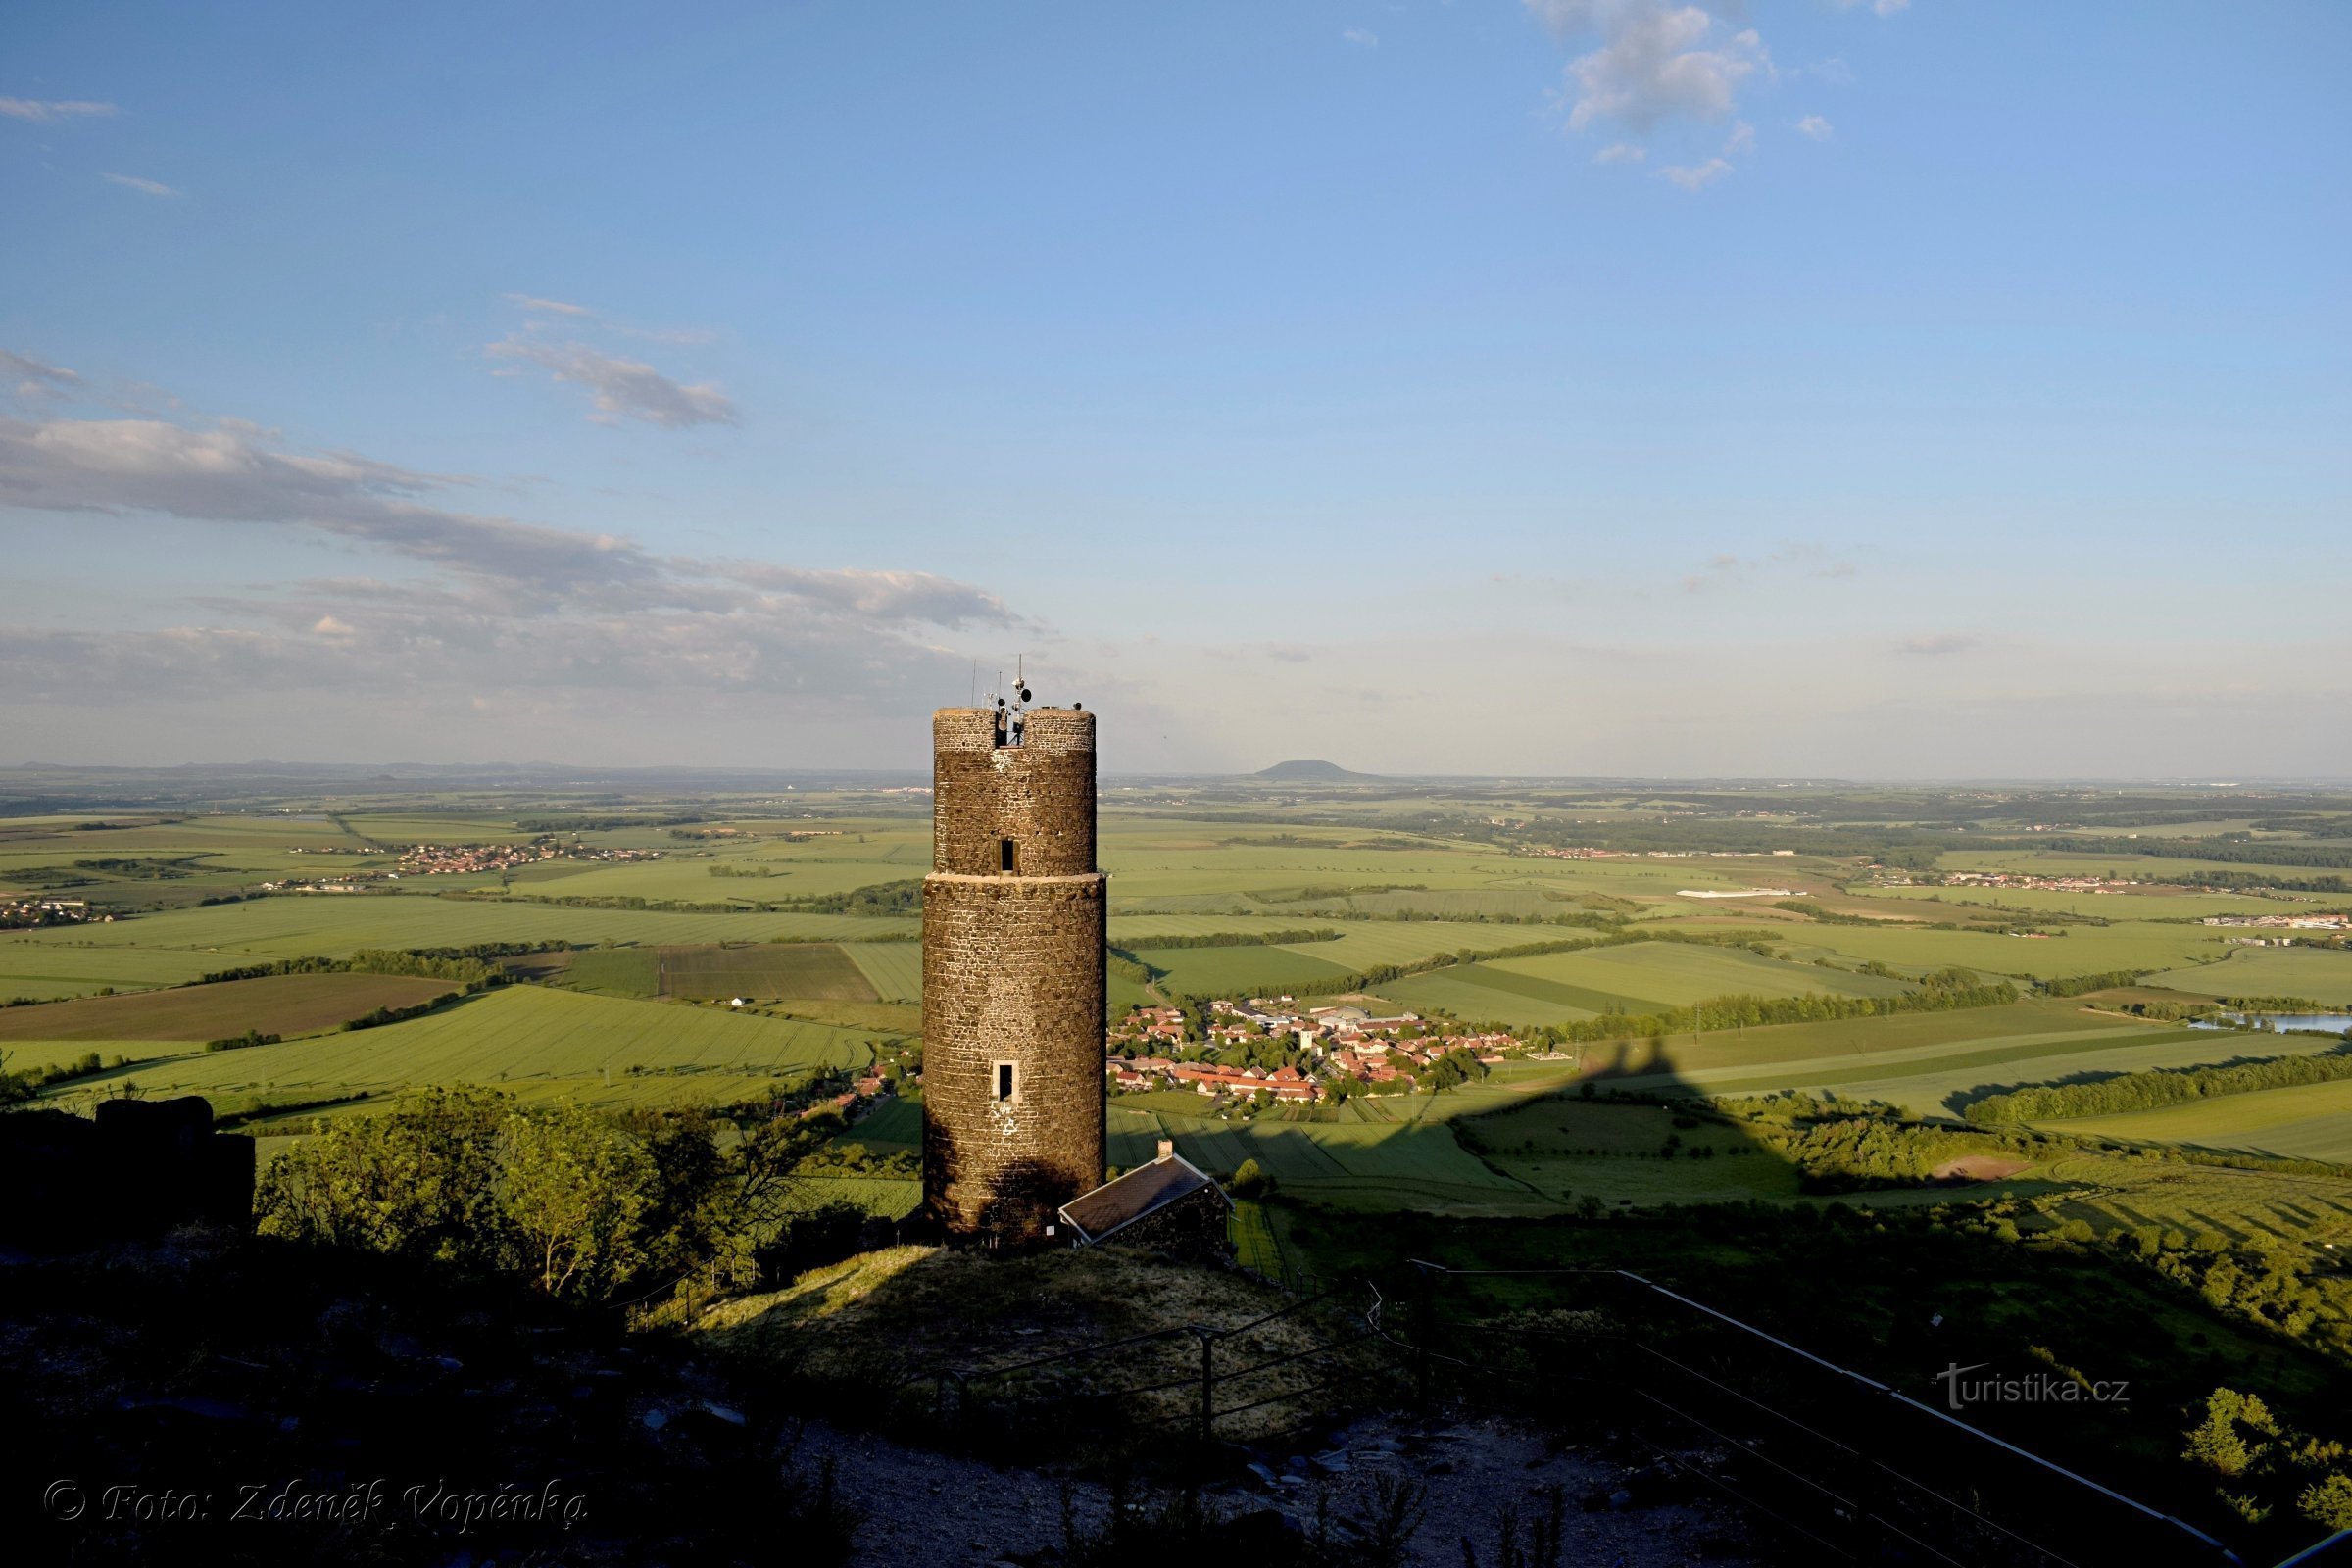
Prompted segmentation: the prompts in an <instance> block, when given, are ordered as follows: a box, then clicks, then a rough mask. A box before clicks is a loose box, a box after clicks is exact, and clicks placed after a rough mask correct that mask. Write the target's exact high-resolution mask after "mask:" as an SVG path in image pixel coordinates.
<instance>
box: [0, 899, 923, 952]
mask: <svg viewBox="0 0 2352 1568" xmlns="http://www.w3.org/2000/svg"><path fill="white" fill-rule="evenodd" d="M916 929H917V922H916V921H915V920H914V919H913V918H912V917H910V916H908V917H899V916H886V917H861V916H856V915H842V914H751V913H745V914H676V913H671V912H668V911H665V910H655V909H583V908H571V907H564V906H562V905H552V904H530V903H524V902H519V901H500V900H480V901H476V900H468V899H440V898H434V897H431V896H430V895H423V894H384V895H377V894H350V895H337V894H319V895H313V896H307V897H304V896H290V897H279V898H270V899H263V900H258V901H255V902H250V903H245V904H230V905H219V906H215V907H211V908H201V909H185V910H173V911H172V912H170V913H166V914H152V915H141V916H139V917H137V918H135V919H129V920H122V921H118V922H117V923H115V924H113V925H108V926H71V927H53V928H51V930H49V931H39V932H27V933H25V934H24V935H23V936H22V937H21V938H19V940H21V941H24V942H25V944H26V946H28V947H43V946H51V945H56V946H65V945H68V944H72V945H73V946H76V947H80V946H84V945H87V946H95V947H105V948H132V947H137V948H158V949H176V950H181V951H188V950H195V951H201V952H204V953H207V954H230V955H235V954H250V955H254V956H261V957H296V956H305V955H311V954H317V955H321V956H329V957H341V956H346V955H348V954H350V953H352V952H355V951H356V950H358V949H361V948H439V947H463V946H466V945H469V944H472V943H476V942H536V941H543V940H560V941H570V942H578V943H585V944H594V943H599V942H624V943H639V944H643V945H648V946H662V947H669V946H688V945H693V944H699V943H719V942H764V941H767V940H769V939H771V938H775V937H790V938H800V939H809V940H815V941H833V940H837V939H841V938H851V939H855V938H858V937H871V936H879V935H883V934H886V933H904V934H906V935H908V936H912V935H913V934H914V933H915V931H916ZM228 966H229V965H228V964H227V963H216V964H212V965H210V967H213V968H225V967H228Z"/></svg>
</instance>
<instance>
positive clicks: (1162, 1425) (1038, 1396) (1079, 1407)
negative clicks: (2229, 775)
mask: <svg viewBox="0 0 2352 1568" xmlns="http://www.w3.org/2000/svg"><path fill="white" fill-rule="evenodd" d="M1372 1299H1373V1296H1372V1293H1371V1292H1370V1291H1369V1289H1368V1288H1367V1287H1353V1288H1346V1287H1344V1288H1342V1289H1339V1290H1334V1291H1327V1292H1324V1293H1322V1294H1320V1295H1316V1296H1310V1297H1303V1298H1301V1299H1297V1300H1293V1301H1291V1302H1289V1303H1287V1304H1286V1305H1284V1306H1281V1307H1279V1308H1277V1309H1276V1310H1274V1311H1272V1312H1267V1313H1264V1314H1262V1315H1260V1316H1258V1317H1254V1318H1251V1319H1250V1320H1248V1321H1247V1322H1243V1323H1236V1324H1228V1325H1220V1324H1212V1323H1187V1324H1182V1325H1178V1326H1174V1327H1170V1328H1164V1329H1154V1330H1151V1331H1149V1332H1146V1333H1143V1334H1131V1335H1127V1336H1125V1337H1123V1338H1120V1339H1116V1340H1106V1341H1103V1342H1101V1343H1099V1344H1093V1345H1084V1346H1079V1347H1077V1348H1073V1349H1067V1350H1060V1351H1056V1352H1054V1353H1053V1354H1050V1355H1040V1356H1033V1357H1030V1358H1027V1359H1025V1360H1020V1361H1013V1362H1006V1363H1003V1364H999V1365H995V1366H987V1367H980V1368H963V1369H952V1370H949V1371H945V1372H941V1373H938V1374H935V1375H934V1376H933V1378H932V1379H931V1380H930V1381H931V1382H932V1384H933V1390H934V1394H933V1400H932V1408H933V1410H934V1412H935V1414H936V1415H937V1417H938V1419H939V1421H940V1423H941V1425H942V1426H944V1427H945V1428H946V1429H947V1430H948V1431H950V1432H952V1433H956V1434H960V1435H962V1436H964V1437H966V1438H978V1437H984V1436H986V1435H989V1434H992V1433H1005V1432H1008V1431H1012V1430H1024V1429H1026V1430H1033V1431H1037V1430H1050V1431H1052V1432H1054V1433H1057V1434H1059V1435H1061V1436H1063V1437H1064V1438H1067V1439H1070V1440H1074V1441H1078V1442H1084V1441H1086V1440H1087V1439H1088V1438H1089V1437H1092V1436H1095V1435H1100V1434H1102V1433H1104V1432H1108V1431H1111V1430H1116V1429H1127V1430H1135V1429H1146V1430H1175V1431H1189V1432H1190V1434H1191V1435H1193V1436H1195V1437H1198V1438H1200V1439H1201V1440H1202V1441H1204V1442H1205V1441H1211V1440H1214V1439H1215V1438H1217V1437H1218V1436H1219V1424H1220V1423H1221V1422H1228V1421H1230V1420H1231V1418H1233V1417H1237V1416H1241V1415H1245V1414H1249V1413H1251V1412H1258V1411H1270V1410H1272V1411H1275V1412H1276V1413H1275V1415H1274V1416H1272V1417H1266V1416H1261V1417H1260V1419H1259V1421H1258V1422H1256V1423H1252V1426H1251V1435H1252V1436H1253V1437H1257V1438H1261V1439H1262V1438H1264V1437H1266V1436H1268V1435H1269V1434H1270V1433H1273V1432H1279V1431H1282V1430H1284V1428H1283V1426H1282V1424H1281V1422H1280V1415H1281V1412H1280V1411H1278V1410H1276V1407H1278V1406H1282V1405H1296V1406H1299V1407H1300V1412H1301V1413H1302V1415H1303V1416H1304V1417H1306V1418H1311V1417H1312V1415H1313V1414H1314V1412H1315V1411H1317V1410H1319V1409H1320V1408H1321V1405H1320V1404H1319V1403H1313V1404H1310V1403H1308V1402H1307V1401H1309V1400H1310V1399H1313V1398H1315V1397H1319V1396H1324V1395H1328V1394H1330V1393H1332V1392H1333V1391H1334V1390H1337V1389H1340V1388H1342V1387H1347V1388H1362V1387H1364V1386H1365V1385H1367V1384H1370V1383H1377V1382H1381V1381H1383V1380H1384V1379H1388V1378H1391V1377H1392V1376H1393V1363H1392V1362H1391V1360H1390V1358H1389V1357H1388V1356H1387V1354H1386V1352H1385V1349H1382V1350H1380V1351H1378V1352H1376V1353H1374V1354H1372V1355H1370V1356H1366V1355H1364V1354H1362V1353H1360V1352H1362V1351H1363V1350H1364V1349H1365V1348H1367V1347H1370V1346H1372V1345H1373V1343H1374V1336H1373V1333H1372V1325H1371V1322H1370V1317H1369V1310H1368V1309H1369V1306H1370V1303H1371V1301H1372ZM1300 1341H1304V1342H1305V1343H1299V1342H1300ZM1110 1359H1115V1361H1116V1362H1117V1363H1119V1364H1120V1370H1121V1371H1122V1372H1123V1373H1125V1374H1126V1375H1125V1377H1124V1378H1122V1379H1121V1380H1119V1381H1116V1382H1112V1381H1109V1380H1107V1379H1103V1378H1098V1377H1094V1376H1091V1375H1088V1374H1089V1373H1091V1371H1092V1369H1093V1368H1094V1367H1096V1366H1098V1365H1101V1364H1103V1363H1105V1362H1106V1360H1110ZM1237 1385H1238V1386H1239V1390H1238V1392H1239V1395H1240V1397H1239V1398H1238V1400H1237V1398H1236V1397H1235V1396H1236V1392H1237V1389H1236V1386H1237ZM1269 1422H1271V1423H1272V1424H1271V1425H1269ZM1228 1430H1230V1429H1228Z"/></svg>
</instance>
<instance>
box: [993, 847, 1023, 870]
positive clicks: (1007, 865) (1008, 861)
mask: <svg viewBox="0 0 2352 1568" xmlns="http://www.w3.org/2000/svg"><path fill="white" fill-rule="evenodd" d="M1020 868H1021V858H1020V855H1019V853H1018V852H1017V851H1015V850H1014V849H1013V841H1012V840H1010V839H999V840H997V869H998V870H1000V871H1002V872H1004V873H1005V875H1006V876H1011V875H1012V874H1013V873H1014V872H1016V871H1018V870H1020Z"/></svg>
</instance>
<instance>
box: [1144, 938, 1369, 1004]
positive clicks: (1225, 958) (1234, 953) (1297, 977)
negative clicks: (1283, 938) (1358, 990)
mask: <svg viewBox="0 0 2352 1568" xmlns="http://www.w3.org/2000/svg"><path fill="white" fill-rule="evenodd" d="M1133 951H1134V953H1135V956H1137V957H1139V958H1141V959H1142V960H1143V961H1144V962H1146V963H1148V964H1150V965H1152V967H1153V968H1154V969H1164V970H1166V971H1167V978H1166V979H1164V980H1162V981H1160V983H1159V985H1160V989H1161V990H1162V991H1168V992H1173V993H1177V994H1185V995H1201V994H1205V995H1210V996H1234V995H1237V994H1239V995H1250V994H1256V995H1261V996H1262V995H1266V994H1268V993H1272V992H1279V991H1284V990H1287V989H1288V988H1289V987H1291V986H1293V985H1298V984H1302V983H1305V982H1309V981H1314V980H1328V979H1331V978H1333V977H1335V976H1338V975H1343V974H1346V973H1347V972H1348V971H1347V970H1346V969H1345V968H1344V967H1343V966H1342V965H1340V964H1336V963H1332V962H1329V961H1327V960H1326V959H1323V958H1320V957H1316V956H1312V954H1311V952H1310V951H1309V950H1305V949H1299V948H1255V947H1252V948H1137V949H1135V950H1133Z"/></svg>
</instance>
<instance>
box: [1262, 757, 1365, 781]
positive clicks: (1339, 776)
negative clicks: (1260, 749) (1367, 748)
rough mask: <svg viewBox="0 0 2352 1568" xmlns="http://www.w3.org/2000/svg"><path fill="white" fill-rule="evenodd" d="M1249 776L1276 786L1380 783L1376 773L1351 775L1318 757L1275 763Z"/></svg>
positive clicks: (1346, 770)
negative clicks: (1271, 782)
mask: <svg viewBox="0 0 2352 1568" xmlns="http://www.w3.org/2000/svg"><path fill="white" fill-rule="evenodd" d="M1250 777H1251V778H1262V779H1268V780H1271V781H1273V782H1275V783H1278V784H1376V783H1379V782H1381V777H1380V775H1379V774H1378V773H1351V772H1349V771H1348V769H1346V768H1344V767H1342V766H1341V765H1340V764H1339V763H1337V762H1326V761H1324V760H1322V759H1321V758H1319V757H1299V758H1294V759H1292V760H1290V761H1287V762H1276V763H1275V764H1274V765H1273V766H1272V767H1268V768H1261V769H1260V770H1259V771H1257V772H1255V773H1252V774H1250Z"/></svg>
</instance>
